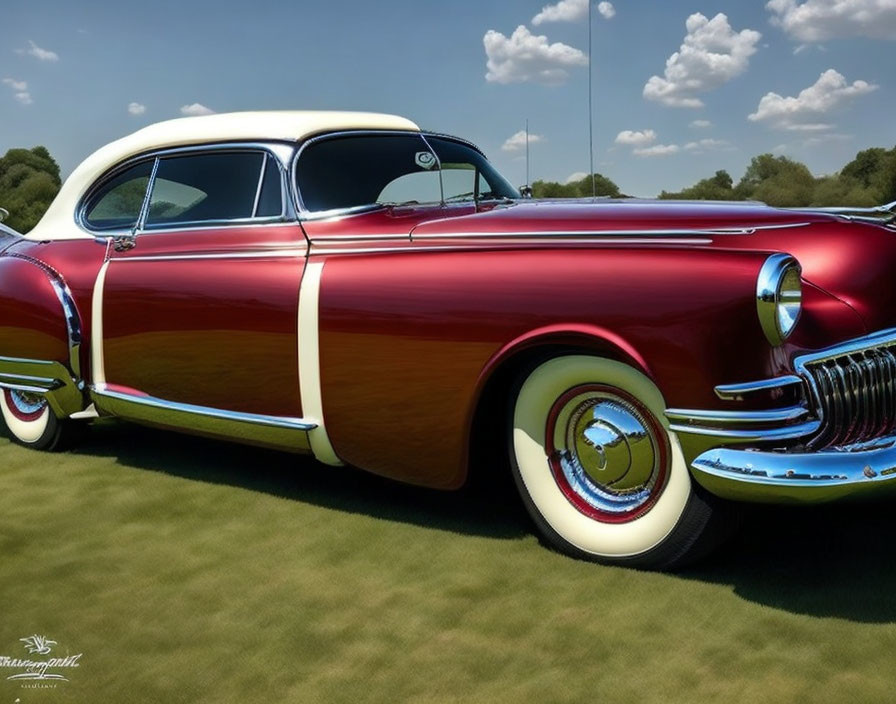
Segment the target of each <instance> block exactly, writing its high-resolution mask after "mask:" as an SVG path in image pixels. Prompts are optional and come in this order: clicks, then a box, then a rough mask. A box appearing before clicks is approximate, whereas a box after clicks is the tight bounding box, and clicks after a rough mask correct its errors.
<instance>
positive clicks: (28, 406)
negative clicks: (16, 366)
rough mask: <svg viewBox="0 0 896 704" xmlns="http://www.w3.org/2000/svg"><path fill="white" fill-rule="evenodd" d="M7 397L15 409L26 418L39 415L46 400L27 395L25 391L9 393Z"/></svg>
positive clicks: (35, 395) (41, 397)
mask: <svg viewBox="0 0 896 704" xmlns="http://www.w3.org/2000/svg"><path fill="white" fill-rule="evenodd" d="M9 397H10V400H11V401H12V405H13V406H14V407H15V409H16V410H17V411H18V412H19V413H21V414H23V415H26V416H30V415H33V414H35V413H39V412H40V411H42V410H44V406H46V405H47V400H46V399H45V398H44V397H43V396H38V395H37V394H29V393H27V392H25V391H10V392H9Z"/></svg>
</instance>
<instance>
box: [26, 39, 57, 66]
mask: <svg viewBox="0 0 896 704" xmlns="http://www.w3.org/2000/svg"><path fill="white" fill-rule="evenodd" d="M28 44H29V48H28V49H24V50H23V51H24V52H25V53H26V54H28V55H30V56H33V57H34V58H36V59H40V60H41V61H59V54H57V53H56V52H55V51H50V50H49V49H41V48H40V47H39V46H38V45H37V44H35V43H34V42H33V41H31V40H30V39H29V40H28Z"/></svg>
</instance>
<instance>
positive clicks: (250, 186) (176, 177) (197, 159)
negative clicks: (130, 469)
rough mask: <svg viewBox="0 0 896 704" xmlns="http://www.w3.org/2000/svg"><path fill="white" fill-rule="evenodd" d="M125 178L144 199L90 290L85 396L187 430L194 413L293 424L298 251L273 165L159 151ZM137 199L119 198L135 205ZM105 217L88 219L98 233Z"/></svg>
mask: <svg viewBox="0 0 896 704" xmlns="http://www.w3.org/2000/svg"><path fill="white" fill-rule="evenodd" d="M131 169H132V170H134V174H131V175H132V176H134V175H136V176H138V177H140V178H143V179H145V180H146V182H147V183H148V188H147V189H146V193H145V194H144V200H143V203H142V204H141V207H140V212H141V214H140V216H139V218H138V221H137V223H136V227H135V234H136V236H129V235H127V234H125V235H124V236H117V237H112V240H111V242H110V245H109V250H108V255H107V261H106V263H105V265H104V267H103V270H102V271H101V273H100V277H99V279H98V281H97V286H96V290H95V294H94V317H95V322H94V338H95V339H94V345H93V349H92V351H93V370H92V371H93V377H94V379H93V382H94V386H95V387H96V388H97V389H98V390H100V391H103V392H107V393H109V394H113V395H116V396H117V397H118V398H119V399H120V398H122V397H124V398H129V399H131V400H135V401H137V404H138V405H140V406H142V407H143V408H142V409H141V410H140V411H139V412H138V415H140V416H141V418H140V419H142V420H147V418H146V417H145V415H146V413H145V409H146V406H153V405H154V406H155V407H156V408H157V409H159V410H160V411H163V410H165V409H166V408H167V409H177V410H178V411H179V412H180V416H179V417H178V418H179V420H178V421H177V423H174V422H171V423H165V422H162V421H160V422H161V424H182V423H183V422H184V414H189V413H194V414H195V415H201V416H202V415H204V416H206V417H208V416H216V415H217V416H218V417H234V418H241V419H243V420H248V421H249V422H255V421H259V420H261V421H264V420H265V419H267V420H268V422H270V421H271V419H275V420H276V419H278V418H280V419H284V422H288V421H289V420H290V419H291V420H296V419H301V417H302V404H301V400H300V394H299V366H298V346H297V337H298V293H299V285H300V282H301V277H302V271H303V267H304V263H305V256H306V252H307V248H306V241H305V238H304V235H303V233H302V231H301V228H300V227H299V225H298V224H297V223H296V222H295V219H294V218H293V217H290V215H289V213H290V211H291V209H290V207H289V206H288V202H287V201H288V199H287V197H286V193H287V191H286V188H285V180H284V168H283V162H282V161H281V159H280V158H279V157H278V156H277V154H275V153H274V151H269V150H267V149H264V148H261V147H248V146H247V147H240V146H228V147H217V148H213V149H190V150H181V151H174V152H166V153H162V154H159V155H156V156H154V157H150V158H148V159H146V160H144V161H143V162H140V163H137V164H134V165H133V166H132V167H131ZM125 176H126V174H124V173H123V174H122V175H121V176H119V177H117V178H119V180H120V181H121V183H122V184H126V183H128V182H129V181H128V179H127V178H125ZM130 182H133V178H132V179H131V181H130ZM120 186H121V184H119V190H121V188H120ZM130 188H131V190H132V191H133V193H139V192H140V187H139V185H131V186H130ZM112 190H114V189H112ZM125 190H126V189H125ZM133 193H132V194H130V195H129V196H128V194H127V193H125V194H124V195H122V194H118V195H117V196H116V197H118V198H119V199H121V198H124V197H130V198H131V199H132V200H135V196H134V194H133ZM113 195H115V194H114V193H112V192H111V191H110V195H107V196H105V198H106V200H108V199H109V198H110V197H112V196H113ZM113 205H114V203H113ZM114 212H115V209H114V208H109V207H105V208H104V200H103V197H97V198H94V199H93V202H92V203H91V202H88V205H87V210H86V211H85V213H84V215H83V217H84V219H85V220H86V224H87V226H94V227H99V228H102V227H103V216H104V215H105V214H107V213H113V214H114ZM112 220H113V222H112V226H113V227H117V228H119V230H120V227H121V225H122V223H120V222H114V218H112ZM141 399H142V401H141ZM127 408H128V406H121V405H119V406H116V407H115V413H116V415H124V416H128V414H129V411H128V410H127ZM162 416H163V414H161V413H160V414H159V417H160V418H161V417H162ZM169 417H170V415H169ZM148 420H153V417H152V416H150V417H149V418H148ZM200 429H201V428H200Z"/></svg>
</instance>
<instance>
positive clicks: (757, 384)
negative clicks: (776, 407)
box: [715, 374, 803, 401]
mask: <svg viewBox="0 0 896 704" xmlns="http://www.w3.org/2000/svg"><path fill="white" fill-rule="evenodd" d="M802 383H803V379H802V378H801V377H798V376H796V375H795V374H788V375H786V376H778V377H775V378H773V379H760V380H759V381H747V382H744V383H741V384H719V385H718V386H717V387H716V388H715V392H716V396H718V397H719V398H720V399H722V400H723V401H743V397H744V396H746V395H749V394H753V393H758V392H761V391H770V390H772V389H783V388H786V387H788V386H797V385H802Z"/></svg>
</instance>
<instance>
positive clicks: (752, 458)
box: [691, 437, 896, 503]
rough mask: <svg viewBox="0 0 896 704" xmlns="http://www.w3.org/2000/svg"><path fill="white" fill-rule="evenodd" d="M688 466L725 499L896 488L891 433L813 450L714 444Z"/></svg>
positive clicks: (832, 496) (817, 496) (825, 497)
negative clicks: (870, 440) (854, 443)
mask: <svg viewBox="0 0 896 704" xmlns="http://www.w3.org/2000/svg"><path fill="white" fill-rule="evenodd" d="M691 468H692V470H693V475H694V478H695V479H696V480H697V481H698V482H699V483H700V485H701V486H703V487H704V488H706V489H707V490H708V491H710V492H711V493H713V494H715V495H717V496H721V497H722V498H725V499H733V500H738V501H765V502H793V503H823V502H825V501H834V500H836V499H842V498H845V497H847V496H853V495H859V494H863V493H866V492H869V491H873V492H875V493H876V492H877V491H880V490H883V489H884V488H888V489H896V437H894V438H887V439H882V440H880V441H878V442H877V443H876V444H874V445H865V446H859V447H856V448H840V449H837V450H821V451H817V452H764V451H757V450H738V449H730V448H724V447H723V448H715V449H712V450H707V451H706V452H704V453H703V454H701V455H700V456H698V457H697V458H696V459H695V460H693V461H692V462H691Z"/></svg>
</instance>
